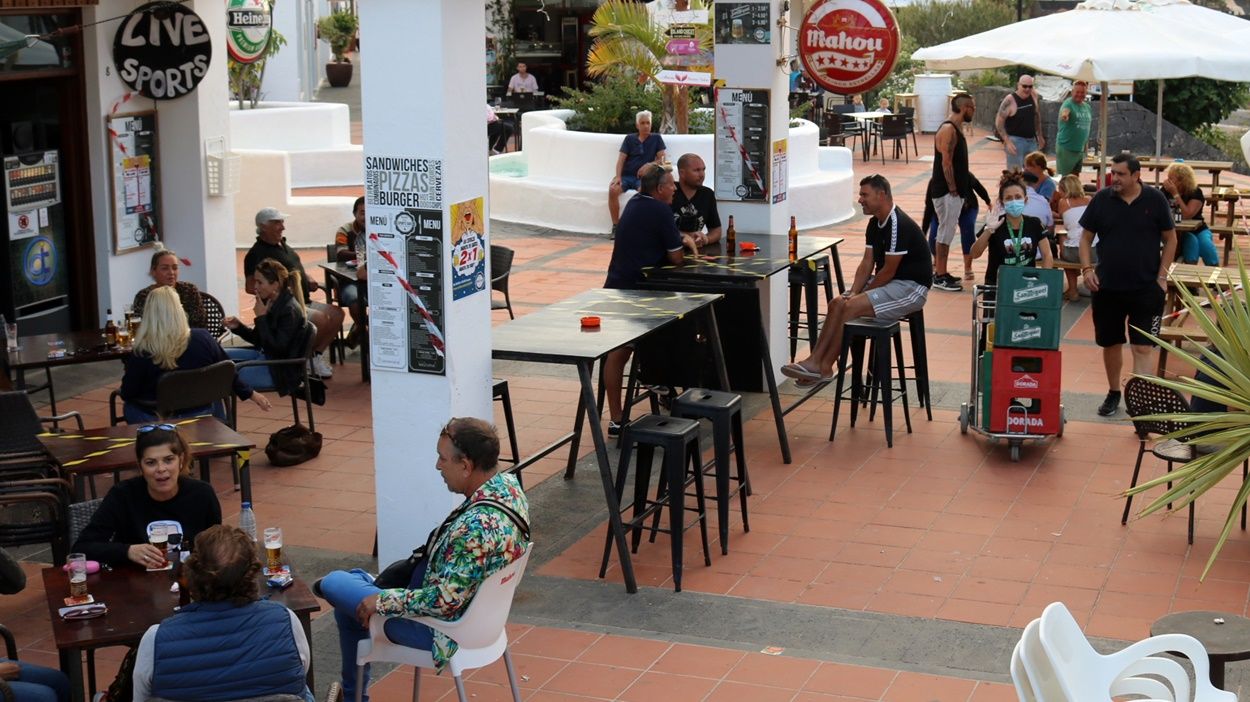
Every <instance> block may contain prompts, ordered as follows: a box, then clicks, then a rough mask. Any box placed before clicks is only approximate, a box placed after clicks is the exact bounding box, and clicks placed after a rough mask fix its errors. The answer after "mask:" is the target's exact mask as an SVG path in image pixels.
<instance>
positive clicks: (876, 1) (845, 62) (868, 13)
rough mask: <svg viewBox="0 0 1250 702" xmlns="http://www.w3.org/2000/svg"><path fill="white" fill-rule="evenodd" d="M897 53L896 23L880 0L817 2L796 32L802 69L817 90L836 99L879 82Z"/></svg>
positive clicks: (861, 90)
mask: <svg viewBox="0 0 1250 702" xmlns="http://www.w3.org/2000/svg"><path fill="white" fill-rule="evenodd" d="M898 48H899V35H898V23H897V22H895V21H894V14H893V13H892V12H890V8H888V7H886V6H885V5H883V4H882V3H881V0H817V2H816V4H814V5H812V7H811V9H809V10H808V11H807V15H806V16H804V17H803V24H802V26H800V27H799V58H801V59H802V60H803V68H804V69H806V71H807V74H808V75H809V76H811V78H812V80H814V81H816V83H817V84H819V85H820V86H821V87H822V88H824V89H825V90H828V91H830V92H834V93H838V94H840V95H850V94H852V93H862V92H864V91H867V90H871V89H872V88H875V87H876V86H877V85H879V84H880V83H881V82H882V81H884V80H885V79H886V78H887V77H888V76H889V75H890V71H891V69H893V68H894V61H895V59H897V58H898Z"/></svg>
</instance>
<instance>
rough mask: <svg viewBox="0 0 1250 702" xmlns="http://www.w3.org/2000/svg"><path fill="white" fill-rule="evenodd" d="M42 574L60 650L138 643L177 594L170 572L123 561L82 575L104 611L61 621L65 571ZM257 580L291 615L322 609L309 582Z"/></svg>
mask: <svg viewBox="0 0 1250 702" xmlns="http://www.w3.org/2000/svg"><path fill="white" fill-rule="evenodd" d="M42 574H43V588H44V591H45V595H46V597H47V601H48V613H49V615H50V616H51V617H52V637H53V639H54V640H55V641H56V647H57V648H58V649H61V650H64V649H71V648H87V647H96V646H115V645H122V644H124V645H134V644H137V643H139V639H141V638H143V633H144V632H145V631H147V630H148V627H150V626H152V625H153V624H159V623H161V621H162V620H163V619H165V618H166V617H168V616H169V615H171V614H173V613H174V608H175V607H177V606H178V593H176V592H170V591H169V587H170V585H171V584H173V577H172V576H171V571H159V572H155V573H149V572H147V571H145V570H141V569H140V568H139V567H137V566H129V565H127V566H122V567H119V568H114V569H113V570H112V571H105V570H101V571H100V572H99V573H96V574H94V575H88V576H87V591H88V592H90V593H91V595H92V596H93V597H95V601H96V602H103V603H104V604H106V605H108V608H109V611H108V614H105V615H104V616H102V617H97V618H95V619H83V620H78V621H65V620H64V619H61V616H60V615H59V614H58V613H57V610H59V609H60V608H61V607H64V606H65V597H66V596H68V595H69V575H68V574H67V573H66V572H65V571H63V570H61V569H60V568H44V569H43V572H42ZM259 579H260V581H261V582H260V596H261V597H262V598H265V597H266V596H268V599H271V600H273V601H274V602H277V603H279V604H281V605H283V606H285V607H287V608H288V609H290V610H291V611H293V612H295V613H296V614H301V613H311V612H316V611H317V610H319V609H321V606H320V605H318V604H317V599H316V598H315V597H313V594H312V592H311V591H310V590H309V589H308V585H306V584H305V583H304V582H303V581H302V580H300V579H298V578H296V580H295V583H294V584H292V585H291V586H290V587H288V588H287V589H285V590H271V589H270V588H269V587H268V586H267V585H265V582H264V576H263V575H261V576H259ZM311 643H312V642H311V641H310V642H309V644H310V645H311Z"/></svg>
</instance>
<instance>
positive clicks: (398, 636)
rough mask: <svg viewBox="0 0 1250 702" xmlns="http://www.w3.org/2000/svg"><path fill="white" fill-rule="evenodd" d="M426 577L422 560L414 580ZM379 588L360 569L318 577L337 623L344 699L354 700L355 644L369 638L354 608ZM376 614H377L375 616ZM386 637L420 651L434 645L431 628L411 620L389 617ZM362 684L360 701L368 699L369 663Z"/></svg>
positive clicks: (414, 573) (414, 574)
mask: <svg viewBox="0 0 1250 702" xmlns="http://www.w3.org/2000/svg"><path fill="white" fill-rule="evenodd" d="M424 576H425V561H422V562H421V564H420V565H418V567H417V569H416V571H414V572H413V574H412V578H413V581H414V582H418V583H419V582H421V579H422V578H423V577H424ZM379 592H381V590H379V589H378V588H377V587H375V586H374V584H373V576H372V575H369V574H368V573H366V572H365V571H363V570H360V569H359V568H356V569H353V570H350V571H342V570H336V571H333V572H331V573H329V574H328V575H326V576H325V577H324V578H322V579H321V594H322V595H324V596H325V599H326V601H327V602H329V603H330V604H331V605H333V606H334V622H335V623H336V624H338V625H339V649H340V651H341V653H342V655H343V670H342V673H341V674H340V675H341V676H342V682H343V699H344V700H346V701H347V702H351V701H353V700H355V699H356V645H357V644H359V643H360V642H361V641H364V640H365V639H366V638H368V637H369V630H368V629H366V628H364V627H362V626H361V625H360V622H359V621H357V620H356V607H357V605H359V604H360V601H361V600H363V599H365V598H366V597H369V596H370V595H376V594H378V593H379ZM375 616H376V615H375ZM383 631H385V632H386V638H388V639H390V640H391V641H392V642H393V643H397V644H399V645H401V646H407V647H409V648H419V649H421V650H423V651H429V650H432V649H433V647H434V630H433V629H431V628H430V627H428V626H426V625H424V624H421V623H419V622H414V621H412V620H411V619H398V618H390V619H387V620H386V626H385V627H383ZM362 683H363V684H364V686H365V695H364V696H363V697H362V698H361V699H363V700H366V702H367V700H368V699H369V695H368V689H369V666H367V665H366V666H365V674H364V678H363V679H362Z"/></svg>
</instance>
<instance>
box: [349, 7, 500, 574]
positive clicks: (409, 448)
mask: <svg viewBox="0 0 1250 702" xmlns="http://www.w3.org/2000/svg"><path fill="white" fill-rule="evenodd" d="M359 7H360V36H361V43H362V45H363V46H367V47H369V60H368V61H366V62H364V63H363V69H364V70H363V71H362V75H361V76H360V80H361V81H362V84H361V85H362V89H361V101H362V105H361V112H362V115H363V121H364V155H365V200H366V204H365V210H366V230H367V232H368V233H369V235H370V237H371V238H370V245H369V257H368V266H369V303H370V308H371V312H370V336H371V338H370V352H371V353H370V357H371V358H370V360H371V363H372V368H373V387H372V395H373V439H374V464H375V474H376V476H375V483H376V491H377V518H378V547H379V555H378V558H379V562H381V563H388V562H390V561H393V560H396V559H398V558H401V557H403V556H405V555H407V553H408V552H409V551H410V550H411V549H412V548H414V547H415V546H417V545H420V544H421V543H423V542H424V540H425V537H426V534H427V533H428V532H429V531H430V530H431V529H434V528H435V527H437V526H438V525H439V524H440V523H441V522H442V520H443V518H444V517H446V516H447V513H448V512H449V511H450V510H451V509H452V508H453V507H454V506H455V505H456V504H458V503H459V502H460V501H461V499H462V498H461V497H459V496H457V495H454V494H452V493H450V492H448V490H447V488H446V486H445V485H444V483H443V480H442V477H441V476H440V475H439V473H438V471H437V470H436V469H435V461H436V459H437V454H436V450H435V449H436V444H437V440H438V433H439V430H440V429H441V428H442V426H443V425H444V424H445V423H446V422H447V420H448V419H449V418H451V417H455V416H473V417H482V418H486V419H490V417H491V412H492V410H491V393H490V379H491V357H490V349H491V338H490V333H491V332H490V281H489V278H490V275H489V266H488V265H487V262H486V260H485V252H484V251H483V252H482V255H481V266H482V268H481V269H480V270H481V271H482V273H483V280H482V281H481V282H482V284H483V285H482V289H480V290H478V289H476V287H475V286H473V287H472V288H471V289H470V290H469V292H468V294H464V295H463V296H460V297H459V299H455V298H456V297H457V296H459V295H460V293H457V294H455V295H453V273H452V270H453V253H454V254H455V257H456V262H457V263H464V262H465V255H466V253H465V251H463V250H461V251H454V252H453V248H454V246H455V244H454V241H455V240H456V239H457V238H459V237H461V236H462V234H463V233H464V232H465V231H466V229H469V230H475V231H477V232H478V233H480V235H481V243H482V244H483V247H484V248H485V249H489V246H488V245H487V244H486V241H488V239H487V232H486V229H487V227H488V219H487V217H486V216H485V212H487V211H488V210H487V208H486V202H485V199H486V197H487V196H488V185H487V147H486V124H485V111H486V109H485V107H484V105H485V104H486V76H485V63H484V61H483V59H482V56H483V53H482V52H483V50H484V49H483V47H484V45H485V9H484V7H483V5H482V3H472V2H463V1H462V0H370V1H369V2H366V3H360V6H359ZM475 198H481V203H482V205H481V210H480V213H481V215H480V216H477V217H475V218H473V219H475V220H476V221H472V222H470V221H469V219H470V218H469V217H466V210H469V211H470V212H471V211H472V208H461V207H459V206H455V205H456V204H457V203H464V202H467V201H472V200H474V199H475ZM374 235H377V239H376V241H375V240H374V239H373V236H374ZM467 236H470V237H471V235H467ZM468 241H471V238H470V239H469V240H468ZM469 248H472V247H469ZM467 255H468V256H469V257H470V262H471V257H472V256H473V255H474V254H473V253H472V252H471V251H470V252H468V254H467ZM436 259H437V260H436ZM393 263H397V264H398V265H399V266H400V267H401V269H402V270H401V271H400V273H401V276H400V277H399V278H402V279H403V280H404V281H406V282H407V283H408V284H409V285H410V286H411V287H412V289H413V290H415V291H416V294H417V296H418V297H419V298H420V300H421V303H420V304H421V305H422V306H424V308H425V309H426V311H427V312H428V313H429V315H430V322H428V323H427V322H426V321H424V317H423V316H422V308H421V306H418V304H417V303H416V302H414V301H412V300H411V299H410V296H409V294H408V292H407V291H406V290H405V289H404V286H403V285H402V284H401V283H400V282H399V278H397V277H396V275H395V266H394V265H393ZM463 270H469V269H463ZM473 278H474V276H473V275H470V276H469V279H470V281H471V283H472V281H473ZM462 292H463V290H462ZM431 327H433V328H434V329H436V331H432V329H431ZM432 333H433V334H434V336H439V335H441V339H442V343H443V344H444V351H443V353H442V354H441V355H440V354H439V353H438V352H437V348H436V347H437V346H438V342H436V341H433V340H432V337H431V334H432ZM412 349H416V350H417V351H416V352H413V351H412ZM438 368H441V372H416V370H417V369H425V370H431V369H438Z"/></svg>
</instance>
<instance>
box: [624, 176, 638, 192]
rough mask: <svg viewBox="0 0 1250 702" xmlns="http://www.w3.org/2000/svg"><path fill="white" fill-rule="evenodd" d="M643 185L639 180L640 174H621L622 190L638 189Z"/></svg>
mask: <svg viewBox="0 0 1250 702" xmlns="http://www.w3.org/2000/svg"><path fill="white" fill-rule="evenodd" d="M641 187H642V181H640V180H638V176H636V175H632V176H628V175H623V176H621V190H638V189H640V188H641Z"/></svg>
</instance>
